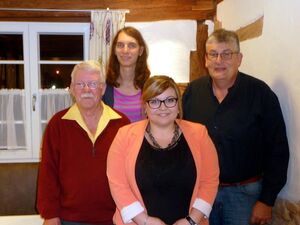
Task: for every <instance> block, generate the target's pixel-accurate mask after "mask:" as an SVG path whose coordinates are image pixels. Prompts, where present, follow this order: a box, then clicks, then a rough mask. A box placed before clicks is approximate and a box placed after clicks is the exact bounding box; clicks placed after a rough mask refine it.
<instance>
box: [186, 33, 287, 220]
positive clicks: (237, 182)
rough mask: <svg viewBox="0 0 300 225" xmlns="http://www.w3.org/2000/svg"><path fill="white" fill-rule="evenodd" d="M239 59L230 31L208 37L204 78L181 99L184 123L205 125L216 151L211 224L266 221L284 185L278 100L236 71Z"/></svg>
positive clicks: (262, 85) (283, 139) (283, 137)
mask: <svg viewBox="0 0 300 225" xmlns="http://www.w3.org/2000/svg"><path fill="white" fill-rule="evenodd" d="M242 57H243V56H242V53H241V52H240V46H239V39H238V36H237V35H236V34H235V33H234V32H232V31H227V30H224V29H220V30H216V31H215V32H213V33H212V34H211V35H210V36H209V37H208V39H207V41H206V58H205V65H206V67H207V69H208V72H209V75H207V76H203V77H201V78H199V79H197V80H195V81H193V82H191V84H190V85H189V87H188V88H187V89H186V91H185V93H184V98H183V107H184V118H185V119H188V120H191V121H195V122H200V123H203V124H205V125H206V126H207V128H208V131H209V134H210V136H211V138H212V140H213V142H214V144H215V146H216V149H217V152H218V157H219V163H220V186H219V190H218V194H217V197H216V201H215V203H214V206H213V210H212V212H211V216H210V224H211V225H246V224H250V223H251V224H265V223H267V222H270V220H271V212H272V206H273V204H274V202H275V199H276V197H277V194H278V193H279V191H280V190H281V188H282V187H283V186H284V184H285V182H286V176H287V166H288V159H289V148H288V142H287V137H286V130H285V124H284V120H283V116H282V112H281V109H280V105H279V102H278V99H277V97H276V95H275V94H274V92H273V91H272V90H271V89H270V88H269V87H268V86H267V84H265V83H264V82H263V81H261V80H259V79H257V78H254V77H252V76H249V75H247V74H244V73H241V72H239V71H238V68H239V66H240V65H241V62H242ZM204 172H205V171H204Z"/></svg>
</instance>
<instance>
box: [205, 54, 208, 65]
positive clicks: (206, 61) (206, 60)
mask: <svg viewBox="0 0 300 225" xmlns="http://www.w3.org/2000/svg"><path fill="white" fill-rule="evenodd" d="M207 61H208V59H207V56H206V54H205V67H206V68H207V65H208V63H207Z"/></svg>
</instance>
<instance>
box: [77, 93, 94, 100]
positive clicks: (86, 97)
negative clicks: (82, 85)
mask: <svg viewBox="0 0 300 225" xmlns="http://www.w3.org/2000/svg"><path fill="white" fill-rule="evenodd" d="M80 98H82V99H90V98H94V95H92V94H90V93H83V94H81V95H80Z"/></svg>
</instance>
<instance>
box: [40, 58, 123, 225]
mask: <svg viewBox="0 0 300 225" xmlns="http://www.w3.org/2000/svg"><path fill="white" fill-rule="evenodd" d="M71 78H72V79H71V85H70V92H71V94H72V95H73V97H74V99H75V104H74V105H73V106H71V107H70V108H68V109H65V110H62V111H60V112H58V113H56V114H55V115H54V116H53V117H52V119H51V120H50V121H49V123H48V126H47V128H46V131H45V135H44V140H43V145H42V160H41V163H40V168H39V177H38V195H37V208H38V210H39V212H40V214H41V216H42V217H43V218H44V219H45V221H44V225H79V224H80V225H90V224H101V225H111V224H113V222H112V216H113V214H114V211H115V204H114V202H113V199H112V197H111V195H110V191H109V186H108V181H107V177H106V158H107V153H108V149H109V147H110V145H111V142H112V140H113V139H114V137H115V134H116V133H117V131H118V129H119V128H120V127H122V126H123V125H126V124H128V123H129V120H128V118H127V117H126V116H124V115H123V114H120V113H118V112H116V111H114V110H113V109H111V108H110V107H109V106H107V105H105V104H104V103H103V102H102V101H101V98H102V95H103V94H104V92H105V88H106V84H105V75H104V72H103V70H102V68H101V67H100V65H99V64H98V63H97V62H94V61H87V62H82V63H80V64H78V65H76V66H75V67H74V69H73V72H72V74H71Z"/></svg>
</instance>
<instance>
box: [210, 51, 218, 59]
mask: <svg viewBox="0 0 300 225" xmlns="http://www.w3.org/2000/svg"><path fill="white" fill-rule="evenodd" d="M208 55H209V56H210V57H212V58H218V53H217V52H209V53H208Z"/></svg>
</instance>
